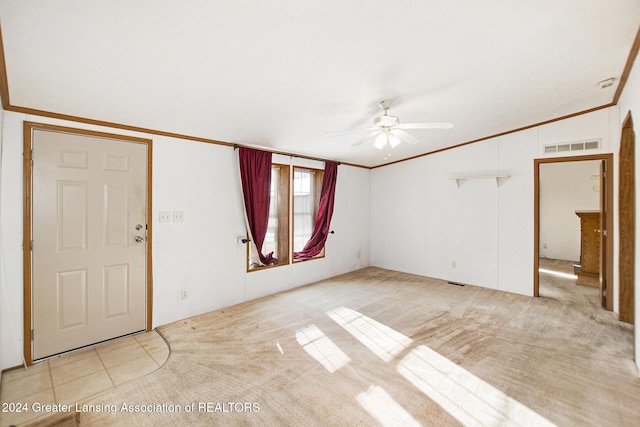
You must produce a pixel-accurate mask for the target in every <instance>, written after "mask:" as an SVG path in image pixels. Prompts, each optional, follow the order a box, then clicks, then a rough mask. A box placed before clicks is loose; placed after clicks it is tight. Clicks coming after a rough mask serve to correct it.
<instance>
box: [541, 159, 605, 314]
mask: <svg viewBox="0 0 640 427" xmlns="http://www.w3.org/2000/svg"><path fill="white" fill-rule="evenodd" d="M588 160H604V162H605V166H606V173H607V176H606V178H607V179H606V188H600V197H601V198H602V196H604V198H605V209H606V210H607V213H608V214H607V216H606V221H607V224H606V230H607V239H606V248H604V249H605V250H606V256H605V257H603V259H602V260H601V262H604V263H605V265H606V269H605V277H601V278H600V280H605V281H606V286H607V287H606V290H607V297H606V306H605V308H606V309H607V310H609V311H613V240H614V239H613V237H614V233H613V154H612V153H602V154H591V155H585V156H567V157H549V158H544V159H533V175H534V180H533V181H534V190H533V193H534V201H533V217H534V219H533V296H534V297H539V296H540V274H539V271H538V268H539V267H540V263H539V258H540V165H541V164H546V163H563V162H580V161H588Z"/></svg>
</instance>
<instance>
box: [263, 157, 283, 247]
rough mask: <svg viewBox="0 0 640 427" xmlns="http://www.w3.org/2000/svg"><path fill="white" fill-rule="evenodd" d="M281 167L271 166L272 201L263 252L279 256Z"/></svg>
mask: <svg viewBox="0 0 640 427" xmlns="http://www.w3.org/2000/svg"><path fill="white" fill-rule="evenodd" d="M279 175H280V174H279V168H278V167H273V168H271V201H270V202H269V223H268V225H267V234H266V236H265V237H264V243H263V245H262V253H263V254H265V255H266V254H268V253H269V252H273V256H274V257H276V258H278V192H277V188H278V178H279Z"/></svg>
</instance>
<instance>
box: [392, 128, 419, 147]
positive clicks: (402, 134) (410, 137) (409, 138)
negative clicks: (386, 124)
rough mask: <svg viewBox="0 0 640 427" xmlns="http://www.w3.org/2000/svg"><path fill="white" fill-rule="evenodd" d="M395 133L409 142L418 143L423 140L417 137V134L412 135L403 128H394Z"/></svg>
mask: <svg viewBox="0 0 640 427" xmlns="http://www.w3.org/2000/svg"><path fill="white" fill-rule="evenodd" d="M393 133H394V134H395V135H396V136H398V137H400V138H401V139H402V140H403V141H404V142H406V143H407V144H411V145H413V144H417V143H419V142H422V141H420V140H419V139H418V138H416V137H415V136H413V135H411V134H410V133H408V132H405V131H403V130H402V129H394V130H393Z"/></svg>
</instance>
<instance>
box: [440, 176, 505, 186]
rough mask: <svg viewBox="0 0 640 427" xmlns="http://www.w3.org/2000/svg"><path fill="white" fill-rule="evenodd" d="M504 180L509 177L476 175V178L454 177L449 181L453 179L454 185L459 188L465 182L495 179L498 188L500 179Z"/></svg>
mask: <svg viewBox="0 0 640 427" xmlns="http://www.w3.org/2000/svg"><path fill="white" fill-rule="evenodd" d="M506 178H511V175H478V176H456V177H453V178H450V179H453V180H455V181H456V185H457V186H458V188H460V184H461V183H462V181H467V180H469V179H495V180H496V186H498V187H499V186H500V180H501V179H506Z"/></svg>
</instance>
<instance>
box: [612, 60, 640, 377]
mask: <svg viewBox="0 0 640 427" xmlns="http://www.w3.org/2000/svg"><path fill="white" fill-rule="evenodd" d="M618 111H619V121H618V123H616V126H617V127H618V128H620V127H621V126H622V124H623V121H624V119H625V118H626V117H627V114H628V113H629V112H631V115H632V117H633V129H634V132H635V135H636V150H635V155H636V161H635V164H636V262H635V271H636V280H635V325H636V327H635V328H634V333H635V351H636V354H635V360H636V367H637V368H638V371H640V333H639V332H638V329H639V328H638V324H640V287H638V278H640V208H639V207H638V202H639V201H640V184H638V178H639V177H640V149H638V147H637V145H638V141H639V140H640V63H639V61H638V59H637V58H636V60H635V62H634V65H633V67H632V68H631V73H630V75H629V78H628V80H627V83H626V85H625V87H624V91H623V92H622V95H621V96H620V99H619V101H618Z"/></svg>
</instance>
